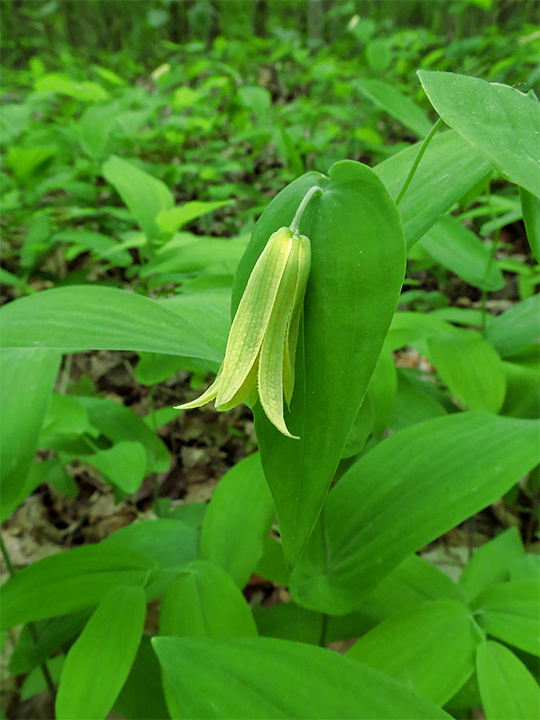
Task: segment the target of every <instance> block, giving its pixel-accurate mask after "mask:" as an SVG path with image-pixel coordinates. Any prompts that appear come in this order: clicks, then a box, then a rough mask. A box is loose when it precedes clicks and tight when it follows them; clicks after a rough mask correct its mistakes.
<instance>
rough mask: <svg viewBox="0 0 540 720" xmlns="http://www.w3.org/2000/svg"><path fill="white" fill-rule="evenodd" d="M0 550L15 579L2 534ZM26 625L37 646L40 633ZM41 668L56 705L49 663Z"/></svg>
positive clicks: (10, 574)
mask: <svg viewBox="0 0 540 720" xmlns="http://www.w3.org/2000/svg"><path fill="white" fill-rule="evenodd" d="M0 550H1V552H2V557H3V558H4V562H5V563H6V567H7V570H8V573H9V576H10V577H13V576H14V575H15V567H14V565H13V562H12V560H11V556H10V554H9V550H8V549H7V547H6V544H5V542H4V538H3V536H2V533H0ZM26 624H27V625H28V631H29V632H30V635H31V636H32V640H33V641H34V643H35V644H36V645H37V644H38V642H39V636H38V633H37V630H36V628H35V625H34V623H31V622H29V623H26ZM39 667H40V669H41V672H42V673H43V678H44V679H45V683H46V684H47V687H48V688H49V692H50V694H51V698H52V701H53V703H54V701H55V699H56V687H55V685H54V681H53V679H52V676H51V673H50V672H49V668H48V667H47V663H46V662H42V663H40V666H39Z"/></svg>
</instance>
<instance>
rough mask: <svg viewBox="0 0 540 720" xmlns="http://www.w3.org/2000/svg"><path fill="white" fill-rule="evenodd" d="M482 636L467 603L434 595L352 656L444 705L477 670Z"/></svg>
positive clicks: (388, 623)
mask: <svg viewBox="0 0 540 720" xmlns="http://www.w3.org/2000/svg"><path fill="white" fill-rule="evenodd" d="M479 640H480V635H479V633H478V632H477V630H475V627H474V623H473V619H472V616H471V613H470V611H469V610H468V608H467V606H466V605H464V604H463V603H458V602H455V601H453V600H435V601H433V602H428V603H422V604H420V605H417V606H416V607H413V608H410V609H409V610H406V611H404V612H401V613H398V614H396V615H393V616H392V617H391V618H389V619H388V620H385V621H384V622H383V623H381V624H380V625H377V626H376V627H375V628H373V630H370V632H368V633H366V634H365V635H364V636H363V637H362V638H360V640H358V641H357V642H356V643H355V644H354V645H353V646H352V648H351V649H350V650H349V651H348V652H347V655H348V657H351V658H353V659H355V660H359V661H360V662H363V663H365V664H366V665H370V666H371V667H374V668H377V670H381V671H382V672H384V673H386V674H387V675H390V677H393V678H395V679H396V680H398V681H399V682H401V683H402V684H403V685H405V686H406V687H409V688H411V689H413V690H415V691H416V692H417V693H418V694H419V695H422V696H423V697H426V698H429V700H431V701H432V702H434V703H435V704H437V705H444V703H446V702H448V700H450V698H451V697H453V696H454V695H455V694H456V692H457V691H458V690H459V689H460V687H461V686H462V685H463V684H464V683H465V681H466V680H467V679H468V678H469V676H470V675H472V673H473V672H474V657H475V649H476V645H477V642H478V641H479Z"/></svg>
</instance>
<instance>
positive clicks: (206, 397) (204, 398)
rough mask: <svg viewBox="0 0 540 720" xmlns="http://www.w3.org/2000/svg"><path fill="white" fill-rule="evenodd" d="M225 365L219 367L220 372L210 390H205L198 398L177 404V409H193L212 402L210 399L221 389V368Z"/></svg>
mask: <svg viewBox="0 0 540 720" xmlns="http://www.w3.org/2000/svg"><path fill="white" fill-rule="evenodd" d="M222 367H223V365H222V366H221V367H220V368H219V370H218V374H217V375H216V379H215V380H214V382H213V383H212V384H211V385H210V387H209V388H208V390H207V391H206V392H204V393H203V394H202V395H201V397H198V398H197V399H196V400H192V401H191V402H188V403H184V404H183V405H175V406H174V409H175V410H192V409H193V408H198V407H201V405H206V403H207V402H210V400H213V399H214V398H215V397H216V396H217V394H218V390H219V384H220V382H221V370H222Z"/></svg>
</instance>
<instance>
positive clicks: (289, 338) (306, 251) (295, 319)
mask: <svg viewBox="0 0 540 720" xmlns="http://www.w3.org/2000/svg"><path fill="white" fill-rule="evenodd" d="M310 269H311V243H310V241H309V239H308V238H307V237H305V235H300V237H299V244H298V278H297V281H296V288H295V292H294V300H293V308H292V313H291V318H290V322H289V325H288V326H287V332H286V333H285V343H284V348H283V393H284V395H285V401H286V402H287V405H289V406H290V404H291V399H292V394H293V390H294V364H295V359H296V346H297V344H298V333H299V330H300V319H301V317H302V312H303V309H304V295H305V293H306V286H307V281H308V278H309V272H310Z"/></svg>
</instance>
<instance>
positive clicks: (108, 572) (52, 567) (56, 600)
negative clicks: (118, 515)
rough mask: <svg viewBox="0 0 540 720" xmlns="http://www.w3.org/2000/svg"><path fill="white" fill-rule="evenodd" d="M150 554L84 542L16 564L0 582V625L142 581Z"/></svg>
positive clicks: (56, 611)
mask: <svg viewBox="0 0 540 720" xmlns="http://www.w3.org/2000/svg"><path fill="white" fill-rule="evenodd" d="M154 567H155V562H154V560H153V559H152V558H151V557H150V556H149V555H147V554H146V553H142V552H140V551H138V550H131V549H129V548H124V547H118V548H117V547H107V546H103V545H86V546H84V547H81V548H75V549H74V550H68V551H67V552H63V553H59V554H58V555H50V556H49V557H46V558H43V559H41V560H38V561H37V562H35V563H33V564H32V565H29V566H28V567H25V568H23V569H22V570H19V571H18V572H17V573H16V574H15V575H14V576H13V577H12V578H10V579H9V580H8V581H7V583H6V584H5V585H4V586H3V587H2V607H1V610H2V627H12V626H13V625H20V624H21V623H26V622H30V621H32V620H44V619H45V618H50V617H54V616H55V615H65V614H67V613H70V612H73V611H74V610H80V609H81V608H84V607H89V606H90V605H97V603H99V602H101V600H102V599H103V598H104V597H105V595H106V594H107V593H108V592H109V590H112V589H114V588H116V587H120V586H123V585H141V586H142V585H144V583H145V582H146V579H147V578H148V574H149V572H150V571H151V570H153V569H154Z"/></svg>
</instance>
